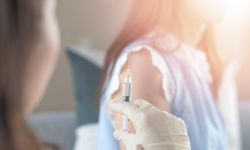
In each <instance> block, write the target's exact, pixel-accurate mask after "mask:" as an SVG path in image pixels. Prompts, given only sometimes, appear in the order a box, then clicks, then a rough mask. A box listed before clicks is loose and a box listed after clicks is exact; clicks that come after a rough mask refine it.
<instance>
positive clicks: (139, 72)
mask: <svg viewBox="0 0 250 150" xmlns="http://www.w3.org/2000/svg"><path fill="white" fill-rule="evenodd" d="M129 61H130V62H129V64H130V65H129V66H130V73H131V77H132V99H145V100H147V101H149V102H150V103H151V104H153V105H155V106H156V107H158V108H160V109H162V110H168V104H167V100H166V99H165V96H164V91H163V87H162V84H163V83H162V82H163V75H162V74H161V72H160V71H159V70H158V69H157V68H156V67H155V66H154V64H153V62H152V56H151V54H150V52H149V51H148V50H147V49H145V48H143V49H141V50H139V51H137V52H131V55H130V59H129ZM127 66H128V62H127V63H126V64H125V65H124V66H123V68H122V71H121V73H120V83H122V79H123V78H124V77H125V74H126V69H127Z"/></svg>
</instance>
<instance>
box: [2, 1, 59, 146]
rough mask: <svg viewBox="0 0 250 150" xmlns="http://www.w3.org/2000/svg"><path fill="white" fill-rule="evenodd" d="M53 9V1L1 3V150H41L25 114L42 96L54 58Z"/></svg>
mask: <svg viewBox="0 0 250 150" xmlns="http://www.w3.org/2000/svg"><path fill="white" fill-rule="evenodd" d="M55 5H56V1H55V0H38V1H37V0H0V149H1V150H38V149H41V147H40V144H39V143H38V142H37V141H36V140H35V137H34V136H33V134H32V132H31V130H30V129H29V128H28V126H27V125H26V122H25V114H27V113H29V112H31V111H32V109H33V108H34V106H35V105H36V104H37V103H38V101H39V99H40V97H41V96H42V94H43V91H44V89H45V87H46V85H47V82H48V80H49V77H50V74H51V71H52V70H53V69H52V68H53V67H49V66H53V64H54V62H55V60H56V57H57V55H56V54H57V51H58V46H59V42H58V41H59V39H58V37H59V36H58V28H57V23H56V19H55V12H54V11H55ZM45 58H46V59H45Z"/></svg>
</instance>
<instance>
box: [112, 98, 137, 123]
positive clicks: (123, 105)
mask: <svg viewBox="0 0 250 150" xmlns="http://www.w3.org/2000/svg"><path fill="white" fill-rule="evenodd" d="M108 107H109V108H111V109H112V110H114V111H116V112H118V113H122V114H124V115H126V116H127V117H128V118H129V119H130V120H131V121H132V122H133V123H134V122H135V121H136V119H137V118H138V115H139V112H138V111H137V109H136V107H135V106H134V105H133V103H132V102H124V101H117V100H112V101H111V102H109V104H108Z"/></svg>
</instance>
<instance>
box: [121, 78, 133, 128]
mask: <svg viewBox="0 0 250 150" xmlns="http://www.w3.org/2000/svg"><path fill="white" fill-rule="evenodd" d="M122 100H123V101H125V102H130V100H131V76H130V75H129V74H127V75H126V77H125V80H124V82H123V89H122ZM127 128H128V117H127V116H125V115H123V116H122V129H123V130H127Z"/></svg>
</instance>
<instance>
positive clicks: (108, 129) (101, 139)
mask: <svg viewBox="0 0 250 150" xmlns="http://www.w3.org/2000/svg"><path fill="white" fill-rule="evenodd" d="M104 106H105V105H104V104H103V103H102V105H101V108H100V113H99V122H98V124H99V132H98V138H97V150H119V144H118V142H117V141H116V139H115V138H114V137H113V132H114V130H115V129H114V127H113V125H112V122H111V120H110V117H109V116H108V114H107V112H106V111H105V107H104Z"/></svg>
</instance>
